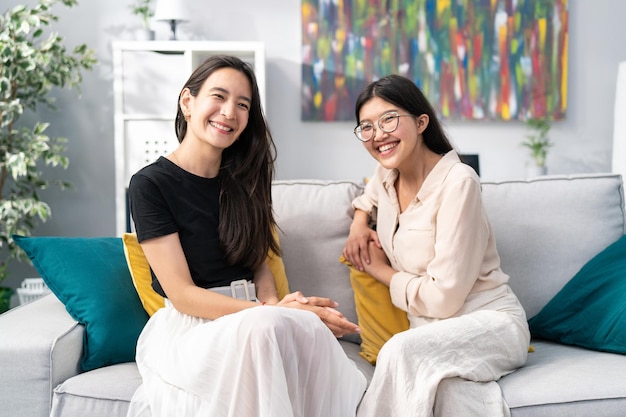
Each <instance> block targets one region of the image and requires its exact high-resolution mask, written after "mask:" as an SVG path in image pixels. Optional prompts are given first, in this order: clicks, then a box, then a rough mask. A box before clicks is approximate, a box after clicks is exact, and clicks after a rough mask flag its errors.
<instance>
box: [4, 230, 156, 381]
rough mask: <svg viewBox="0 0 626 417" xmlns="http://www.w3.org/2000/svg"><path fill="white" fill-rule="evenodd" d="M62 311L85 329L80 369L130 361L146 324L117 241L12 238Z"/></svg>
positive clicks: (133, 356)
mask: <svg viewBox="0 0 626 417" xmlns="http://www.w3.org/2000/svg"><path fill="white" fill-rule="evenodd" d="M14 240H15V242H16V243H17V244H18V245H19V246H20V247H21V248H22V249H23V250H24V251H25V252H26V254H27V255H28V257H29V258H30V259H31V260H32V262H33V265H34V266H35V268H36V269H37V271H38V272H39V274H40V275H41V277H42V278H43V279H44V281H45V282H46V284H47V285H48V287H49V288H50V290H51V291H52V292H53V293H54V295H56V296H57V297H58V299H59V300H60V301H61V302H62V303H63V304H64V305H65V308H66V310H67V312H68V313H69V314H70V315H71V316H72V318H74V320H76V321H78V322H79V323H82V324H84V325H85V337H84V340H83V354H82V358H81V367H82V369H83V370H85V371H87V370H91V369H95V368H98V367H101V366H105V365H111V364H115V363H121V362H130V361H134V360H135V347H136V344H137V338H138V337H139V334H140V333H141V330H142V329H143V327H144V325H145V324H146V322H147V321H148V315H147V314H146V312H145V310H144V309H143V307H142V305H141V301H140V300H139V297H138V296H137V292H136V291H135V289H134V288H133V284H132V280H131V277H130V273H129V271H128V267H127V266H126V259H125V258H124V250H123V248H122V239H120V238H115V237H103V238H81V237H24V236H14Z"/></svg>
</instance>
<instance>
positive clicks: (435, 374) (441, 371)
mask: <svg viewBox="0 0 626 417" xmlns="http://www.w3.org/2000/svg"><path fill="white" fill-rule="evenodd" d="M490 297H493V298H492V301H490V302H487V303H486V304H483V302H484V299H485V298H487V299H489V298H490ZM468 300H469V301H468V303H467V304H466V307H465V308H466V310H469V311H462V312H460V314H459V315H458V316H456V317H452V318H449V319H444V320H431V321H429V322H428V323H426V322H425V323H424V324H423V325H421V326H419V327H415V328H412V329H409V330H407V331H405V332H402V333H398V334H396V335H395V336H393V337H392V338H391V339H389V341H387V343H385V345H383V347H382V349H381V351H380V353H379V354H378V360H377V362H376V370H375V371H374V376H373V378H372V381H371V383H370V386H369V388H368V389H367V392H366V393H365V396H364V397H363V401H362V402H361V405H360V406H359V410H358V417H380V416H385V417H431V416H433V415H434V416H438V417H443V416H446V417H447V416H450V417H477V416H480V417H502V416H508V415H510V413H509V409H508V406H507V405H506V403H505V401H504V399H503V398H502V392H501V390H500V386H499V385H498V384H497V383H496V382H495V381H497V380H498V379H499V378H500V377H502V376H504V375H506V374H508V373H511V372H512V371H513V370H514V369H516V368H518V367H520V366H522V365H523V364H524V363H525V362H526V358H527V355H528V343H529V339H530V335H529V332H528V325H527V323H526V315H525V313H524V310H523V309H522V307H521V305H520V304H519V301H518V300H517V298H516V297H515V296H514V295H513V293H512V292H510V289H509V288H508V286H503V287H501V288H496V289H494V290H490V291H485V293H480V294H479V295H476V296H470V298H469V299H468ZM476 306H480V307H479V309H478V310H473V309H474V308H475V307H476ZM412 323H415V321H412Z"/></svg>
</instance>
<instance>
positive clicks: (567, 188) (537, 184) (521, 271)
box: [482, 174, 626, 318]
mask: <svg viewBox="0 0 626 417" xmlns="http://www.w3.org/2000/svg"><path fill="white" fill-rule="evenodd" d="M482 190H483V201H484V204H485V207H486V210H487V214H488V216H489V219H490V221H491V224H492V226H493V228H494V231H495V234H496V245H497V247H498V252H499V253H500V258H501V262H502V269H503V270H504V272H506V273H507V274H509V275H510V276H511V280H510V285H511V287H512V288H513V291H514V292H515V293H516V294H517V296H518V297H519V299H520V301H521V303H522V305H523V306H524V309H525V310H526V314H527V316H528V318H531V317H532V316H534V315H535V314H537V313H538V312H539V311H540V310H541V308H543V307H544V306H545V305H546V303H547V302H548V301H550V299H551V298H552V297H553V296H554V295H555V294H556V293H557V292H558V291H559V290H560V289H561V288H563V286H564V285H565V284H566V283H567V281H569V279H570V278H572V277H573V276H574V275H575V274H576V273H577V272H578V271H579V270H580V268H581V267H582V266H583V265H584V264H585V263H586V262H587V261H589V260H590V259H591V258H592V257H593V256H594V255H596V254H597V253H598V252H600V251H601V250H602V249H604V248H605V247H607V246H608V245H610V244H611V243H613V242H615V241H616V240H617V239H619V238H620V237H621V236H622V235H623V234H624V233H625V232H626V230H625V226H624V191H623V187H622V179H621V176H619V175H614V174H585V175H571V176H545V177H538V178H536V179H531V180H521V181H500V182H483V184H482Z"/></svg>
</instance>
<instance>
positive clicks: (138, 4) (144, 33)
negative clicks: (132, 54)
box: [130, 0, 154, 41]
mask: <svg viewBox="0 0 626 417" xmlns="http://www.w3.org/2000/svg"><path fill="white" fill-rule="evenodd" d="M130 10H131V11H132V12H133V14H134V15H137V16H139V17H140V18H141V23H142V28H141V29H140V30H138V31H137V32H136V33H137V38H138V39H139V40H144V41H146V40H150V41H151V40H154V31H153V30H152V29H150V19H151V18H152V17H153V16H154V10H153V9H152V0H136V1H135V3H133V4H131V5H130Z"/></svg>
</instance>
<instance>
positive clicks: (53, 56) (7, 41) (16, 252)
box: [0, 0, 96, 304]
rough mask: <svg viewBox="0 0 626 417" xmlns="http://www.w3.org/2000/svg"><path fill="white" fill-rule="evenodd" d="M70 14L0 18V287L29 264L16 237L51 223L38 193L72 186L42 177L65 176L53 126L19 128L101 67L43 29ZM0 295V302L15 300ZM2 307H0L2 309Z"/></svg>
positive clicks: (16, 11)
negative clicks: (11, 269) (21, 264)
mask: <svg viewBox="0 0 626 417" xmlns="http://www.w3.org/2000/svg"><path fill="white" fill-rule="evenodd" d="M57 3H62V4H64V5H65V6H67V7H73V6H75V5H76V4H78V2H77V1H76V0H40V1H39V3H38V4H37V5H36V6H34V7H32V8H31V7H28V6H25V5H17V6H15V7H13V8H11V9H10V10H8V11H6V12H5V13H4V14H3V15H0V118H1V121H0V219H1V222H0V283H1V282H2V280H3V279H5V278H6V275H7V266H8V263H9V262H10V261H11V260H14V259H17V260H22V261H27V257H26V255H25V254H24V253H23V252H22V251H21V250H20V249H19V248H18V247H17V246H16V245H15V243H14V242H13V240H12V238H11V236H12V235H13V234H21V235H30V234H31V231H32V230H33V228H34V227H35V225H36V224H37V223H38V222H40V221H41V222H45V221H46V220H47V219H48V218H49V217H50V214H51V212H50V207H49V206H48V204H46V203H45V202H44V201H42V200H41V199H40V197H39V191H40V190H43V189H45V188H48V187H49V186H50V185H59V186H60V187H61V188H65V187H67V186H68V185H69V184H68V183H67V182H64V181H60V180H57V179H51V178H47V177H45V176H44V175H43V172H42V168H43V167H44V166H51V167H57V166H60V167H63V168H67V166H68V163H69V161H68V158H67V156H65V155H64V152H65V142H66V139H65V138H63V137H50V136H48V135H47V133H46V129H47V128H48V125H49V124H48V123H46V122H43V121H39V120H37V119H38V118H37V117H34V118H29V119H30V121H29V122H25V121H23V120H20V117H21V116H22V115H24V114H25V112H27V111H31V112H33V111H35V110H36V109H37V106H38V105H44V106H46V107H48V108H51V109H54V108H55V106H54V98H53V97H52V96H51V95H50V91H51V90H52V89H53V88H54V87H61V88H62V87H67V88H77V89H80V84H81V82H82V71H83V70H89V69H91V68H92V67H93V66H94V64H95V63H96V59H95V58H94V52H93V50H91V49H88V48H87V46H86V45H84V44H82V45H78V46H76V47H75V48H74V49H73V51H68V50H67V49H66V47H65V46H64V41H63V38H62V37H61V36H59V35H58V34H57V33H54V32H52V33H48V34H47V35H46V34H44V28H45V27H46V26H49V25H50V23H51V22H53V21H56V20H58V16H56V15H55V14H54V13H53V12H52V11H51V8H52V6H54V5H55V4H57ZM11 292H12V290H10V289H0V297H2V295H3V294H4V296H5V297H6V293H9V297H10V293H11ZM0 304H1V301H0Z"/></svg>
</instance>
